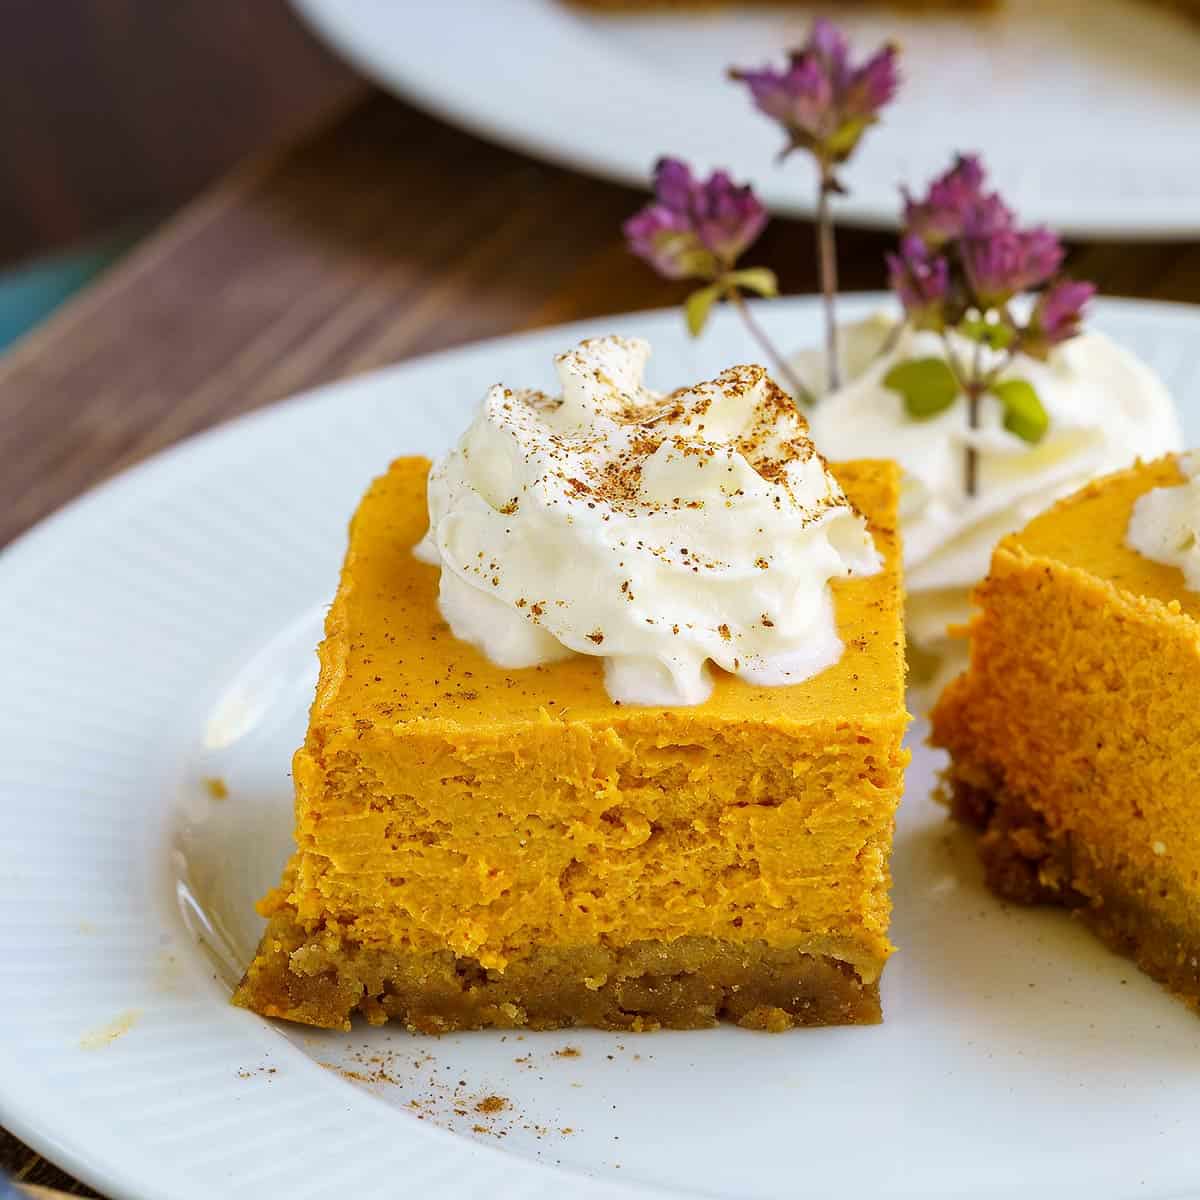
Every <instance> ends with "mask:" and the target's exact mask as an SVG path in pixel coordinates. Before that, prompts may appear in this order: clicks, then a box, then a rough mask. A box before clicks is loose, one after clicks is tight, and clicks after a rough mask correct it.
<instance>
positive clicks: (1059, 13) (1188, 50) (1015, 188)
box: [293, 0, 1200, 238]
mask: <svg viewBox="0 0 1200 1200" xmlns="http://www.w3.org/2000/svg"><path fill="white" fill-rule="evenodd" d="M293 2H294V3H295V4H296V6H297V8H298V9H299V10H300V11H301V13H303V14H305V15H306V16H307V18H308V19H309V20H310V21H311V22H312V24H313V25H314V26H315V27H316V28H317V29H318V30H319V31H320V32H322V33H323V34H324V35H325V36H326V37H327V38H328V39H329V41H331V42H332V43H333V44H334V45H335V46H337V47H338V48H339V49H340V50H341V51H342V52H343V53H344V54H345V55H346V56H347V57H349V58H350V59H351V60H352V61H354V62H355V63H356V64H358V65H359V66H360V67H361V68H362V69H363V70H365V71H366V72H367V73H368V74H370V75H371V76H373V77H374V78H375V79H377V80H378V81H379V82H380V83H382V84H384V85H385V86H387V87H390V88H392V89H394V90H396V91H398V92H400V93H401V94H403V95H405V96H407V97H409V98H411V99H412V100H414V101H415V102H417V103H419V104H421V105H424V106H425V107H426V108H428V109H430V110H432V111H433V112H436V113H438V114H440V115H442V116H444V117H446V118H447V119H449V120H451V121H454V122H457V123H458V124H460V125H463V126H466V127H467V128H469V129H472V130H474V131H475V132H477V133H479V134H481V135H483V136H485V137H488V138H492V139H494V140H496V141H499V142H503V143H505V144H507V145H510V146H513V147H515V148H516V149H519V150H523V151H526V152H528V153H531V154H536V155H539V156H542V157H545V158H548V159H551V160H553V161H555V162H560V163H563V164H565V165H567V166H571V167H576V168H579V169H582V170H586V171H591V172H594V173H595V174H598V175H602V176H606V177H610V178H613V179H618V180H621V181H622V182H625V183H632V184H639V185H640V184H644V183H645V182H646V180H647V179H648V177H649V173H650V168H651V165H652V163H653V162H654V161H655V159H656V158H658V157H659V156H660V155H662V154H665V153H671V154H678V155H682V156H683V157H684V158H688V159H690V160H692V161H694V162H695V163H696V164H697V165H700V166H710V167H711V166H718V165H720V166H727V167H729V168H731V169H732V171H733V173H734V175H735V176H736V177H738V178H739V179H752V180H753V181H754V182H755V183H756V184H757V185H758V187H759V188H760V189H761V193H762V195H763V196H764V197H765V198H766V200H767V201H768V202H769V203H770V205H771V207H772V208H773V209H774V210H775V211H777V212H785V213H793V214H796V215H805V214H807V213H808V212H810V211H811V199H812V179H811V175H810V171H809V168H808V165H807V164H806V163H803V162H801V161H799V160H798V159H797V160H795V161H789V162H788V164H787V165H785V166H783V167H780V166H778V165H776V164H775V161H774V159H775V155H776V152H777V151H778V150H779V147H780V143H781V135H780V134H779V133H778V132H777V130H776V129H775V128H773V127H772V126H771V125H770V123H769V122H767V121H766V120H765V119H764V118H762V117H759V116H757V115H756V114H755V113H754V112H753V111H752V110H751V108H750V106H749V104H748V102H747V100H746V98H745V97H744V96H743V95H741V94H739V89H738V88H737V87H736V86H735V85H733V84H731V83H729V82H727V81H726V80H725V79H724V72H725V68H726V67H727V66H729V65H730V64H738V65H751V66H753V65H759V64H760V63H762V62H765V61H768V60H770V59H774V60H776V61H782V56H783V51H784V50H785V49H786V48H787V47H789V46H792V45H795V44H797V43H798V42H799V41H802V40H803V38H804V36H805V33H806V30H807V27H808V22H809V20H810V18H811V15H812V9H811V8H810V9H805V8H804V7H803V6H800V11H796V10H795V9H792V10H791V11H789V10H788V9H786V8H770V7H768V8H765V9H759V10H758V11H754V10H753V9H752V8H751V9H741V8H740V6H738V5H729V6H727V7H720V8H717V9H711V8H710V9H708V10H707V11H701V12H676V13H667V14H659V15H655V16H645V15H643V16H640V17H638V16H631V15H629V14H625V15H611V14H610V15H605V16H599V15H596V14H591V13H585V12H584V11H582V10H580V9H573V8H571V7H570V6H569V5H568V4H566V3H564V2H563V0H502V2H497V0H439V3H437V4H427V3H399V4H398V3H396V0H293ZM838 20H839V21H841V22H842V23H844V24H845V25H847V26H848V27H849V28H850V30H851V32H852V33H853V35H854V38H855V41H856V44H858V45H860V46H862V47H872V46H874V45H877V44H880V43H882V42H883V41H884V40H885V39H886V38H889V37H891V38H898V39H899V40H900V41H901V43H902V45H903V47H904V52H905V58H904V69H905V74H906V76H907V79H908V82H907V84H906V86H905V88H904V91H903V93H902V95H901V98H900V100H899V101H898V102H897V103H896V105H895V106H894V107H893V108H892V109H891V110H890V111H889V113H888V116H887V121H886V124H885V125H884V126H883V127H882V128H881V129H879V130H877V131H875V132H873V133H872V134H871V135H870V137H869V140H868V141H867V142H865V143H864V145H863V148H862V150H861V152H860V154H859V156H858V159H857V160H856V162H855V163H854V164H853V165H852V167H851V169H850V172H849V174H848V179H849V182H850V184H851V189H852V194H851V196H850V197H849V199H847V200H845V201H844V202H843V203H842V204H841V213H842V215H843V217H844V218H845V219H847V220H854V221H858V222H861V223H865V224H871V225H894V224H895V222H896V220H897V215H898V207H899V206H898V195H897V190H896V189H897V185H898V184H899V183H901V182H907V183H910V184H912V185H914V186H920V185H921V184H923V183H924V181H926V180H928V179H930V178H932V177H933V176H934V175H935V174H937V173H939V172H940V171H942V170H944V169H945V167H946V166H947V164H948V162H949V159H950V156H951V154H952V152H953V151H955V150H972V149H975V150H981V151H983V153H984V154H985V155H986V158H987V161H988V163H989V164H990V165H991V167H992V170H993V174H994V178H995V180H996V182H997V183H998V184H999V185H1000V186H1001V187H1002V188H1003V189H1004V191H1005V194H1006V195H1007V196H1008V197H1009V198H1010V200H1011V201H1012V203H1013V204H1014V205H1015V206H1016V207H1017V210H1018V211H1019V212H1020V213H1021V215H1022V216H1023V217H1024V218H1026V219H1027V220H1030V221H1040V222H1046V223H1048V224H1049V225H1051V226H1052V227H1053V228H1055V229H1058V230H1060V231H1061V232H1063V233H1066V234H1071V235H1074V236H1079V237H1106V236H1120V237H1159V238H1164V237H1193V236H1195V235H1196V234H1197V233H1198V232H1200V154H1197V152H1196V147H1197V146H1198V145H1200V71H1198V70H1197V68H1196V63H1197V60H1198V58H1200V23H1195V22H1192V23H1189V22H1188V21H1187V20H1186V19H1184V18H1183V17H1181V16H1179V15H1178V14H1176V13H1172V12H1169V11H1166V10H1165V9H1161V8H1155V7H1153V6H1152V5H1148V4H1147V3H1146V0H1006V4H1005V7H1004V10H1003V12H1002V13H1000V14H997V15H995V16H992V17H975V18H969V17H967V18H964V17H962V16H957V17H956V16H953V15H951V16H945V15H941V16H932V15H926V16H923V17H921V16H917V17H913V16H911V15H910V16H907V17H906V16H904V15H903V14H901V13H899V12H898V11H896V10H894V9H889V8H888V7H887V6H886V5H883V6H879V7H876V6H871V7H869V8H867V9H866V10H865V11H861V12H845V13H843V12H839V13H838ZM501 202H502V198H501Z"/></svg>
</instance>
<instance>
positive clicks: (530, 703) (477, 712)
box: [235, 368, 908, 1032]
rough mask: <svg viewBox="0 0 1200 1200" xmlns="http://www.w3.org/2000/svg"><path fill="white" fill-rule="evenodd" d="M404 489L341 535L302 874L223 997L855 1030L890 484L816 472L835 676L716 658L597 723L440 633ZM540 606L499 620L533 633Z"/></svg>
mask: <svg viewBox="0 0 1200 1200" xmlns="http://www.w3.org/2000/svg"><path fill="white" fill-rule="evenodd" d="M755 370H759V369H757V368H756V369H755ZM759 374H760V375H761V374H764V373H762V372H761V371H760V370H759ZM755 378H756V379H757V378H758V376H756V377H755ZM756 386H757V385H756ZM709 398H711V397H709ZM668 399H669V398H668ZM504 402H505V401H504V396H503V394H501V395H500V397H499V403H501V404H502V403H504ZM706 402H707V401H702V403H701V407H703V403H706ZM772 402H774V393H772ZM787 407H788V411H789V412H794V410H793V409H792V406H791V402H790V400H788V401H787ZM526 415H527V414H526ZM713 419H714V414H713V413H711V412H710V414H709V417H708V420H709V421H710V422H711V421H712V420H713ZM789 419H791V418H789ZM797 419H798V420H799V421H800V422H801V423H802V421H803V419H802V418H797ZM658 427H659V426H656V425H655V423H654V422H653V421H649V422H647V428H658ZM641 437H642V432H640V431H639V432H638V433H637V434H636V435H635V440H636V439H638V438H641ZM686 444H687V445H688V446H691V445H692V443H691V442H687V443H686ZM464 446H467V447H476V446H477V443H475V442H472V441H471V436H470V435H468V437H467V439H466V441H465V442H464ZM743 449H745V447H743ZM667 450H669V447H665V448H664V449H663V451H662V452H663V453H666V452H667ZM746 453H747V454H749V453H750V451H749V450H746ZM478 458H479V455H478V454H476V455H474V456H472V458H471V459H470V461H471V462H476V461H477V460H478ZM464 461H466V459H465V458H464ZM680 465H681V464H680V463H678V462H677V463H676V464H675V466H676V467H679V466H680ZM682 466H683V467H686V468H687V469H688V470H691V469H693V467H694V461H693V459H691V458H689V459H688V460H687V461H686V462H683V463H682ZM672 469H674V468H672ZM759 469H761V470H764V471H766V470H768V469H769V468H768V467H767V465H766V464H765V462H764V463H760V464H759ZM825 469H826V468H824V466H823V464H822V470H825ZM716 470H717V468H716V466H715V465H714V466H712V467H710V475H712V476H713V479H714V482H715V478H716V476H715V472H716ZM428 472H429V464H428V463H427V462H426V461H425V460H423V459H417V458H404V459H400V460H398V461H397V462H395V463H394V464H393V465H392V467H391V469H390V470H389V471H388V472H387V474H386V475H384V476H383V477H382V478H380V479H378V480H377V481H376V482H375V483H374V485H373V486H372V487H371V488H370V490H369V492H368V493H367V495H366V497H365V499H364V500H363V502H362V504H361V506H360V508H359V510H358V513H357V514H356V516H355V518H354V520H353V524H352V527H351V535H350V547H349V552H348V555H347V558H346V561H345V565H344V568H343V571H342V578H341V583H340V586H339V588H338V592H337V597H336V599H335V601H334V604H333V607H332V609H331V610H330V613H329V616H328V621H327V626H326V638H325V641H324V642H323V644H322V645H321V647H320V661H321V674H320V682H319V684H318V688H317V695H316V700H315V703H314V704H313V708H312V713H311V718H310V723H309V728H308V734H307V737H306V739H305V743H304V745H303V747H302V748H301V749H300V750H299V751H298V753H297V754H296V757H295V763H294V775H295V787H296V841H297V850H296V853H295V855H294V856H293V858H292V860H291V862H290V863H289V865H288V866H287V869H286V872H285V875H284V879H283V882H282V884H281V886H280V887H279V888H278V889H276V890H275V891H274V892H272V893H271V894H270V895H269V896H268V897H267V898H266V900H265V901H264V902H263V903H262V905H261V911H262V912H263V914H264V915H265V916H266V917H267V918H268V926H267V929H266V932H265V934H264V936H263V939H262V943H261V945H260V947H259V950H258V953H257V955H256V956H255V958H254V960H253V962H252V963H251V964H250V966H249V968H248V970H247V971H246V974H245V977H244V979H243V980H242V983H241V985H240V987H239V988H238V990H237V993H236V996H235V1002H236V1003H237V1004H239V1005H242V1006H244V1007H247V1008H251V1009H254V1010H256V1011H257V1012H260V1013H262V1014H264V1015H267V1016H273V1017H283V1018H287V1019H289V1020H294V1021H301V1022H306V1023H308V1024H312V1025H319V1026H327V1027H333V1028H347V1027H348V1025H349V1021H350V1018H351V1016H352V1015H353V1014H355V1013H359V1014H362V1015H363V1016H365V1017H366V1019H367V1020H369V1021H371V1022H374V1023H382V1022H384V1021H387V1020H389V1019H390V1020H396V1021H399V1022H403V1023H404V1024H405V1025H407V1026H408V1027H409V1028H410V1029H413V1030H418V1031H423V1032H439V1031H444V1030H454V1029H474V1028H480V1027H487V1026H497V1027H507V1028H511V1027H520V1026H527V1027H531V1028H537V1029H544V1028H556V1027H561V1026H570V1025H590V1026H599V1027H602V1028H612V1029H633V1030H639V1029H652V1028H656V1027H660V1026H665V1027H672V1028H695V1027H702V1026H707V1025H711V1024H714V1023H715V1022H716V1021H717V1020H718V1019H722V1018H724V1019H728V1020H731V1021H735V1022H738V1023H739V1024H741V1025H743V1026H748V1027H753V1028H764V1029H773V1030H774V1029H785V1028H788V1027H790V1026H793V1025H819V1024H839V1023H865V1022H875V1021H878V1020H879V1019H880V1004H879V978H880V973H881V971H882V969H883V966H884V963H885V961H886V959H887V957H888V955H889V953H890V952H891V949H892V947H891V945H890V943H889V941H888V936H887V931H888V920H889V913H890V904H889V896H888V889H889V883H890V877H889V867H888V861H889V855H890V849H891V840H892V830H893V818H894V813H895V809H896V805H897V802H898V800H899V797H900V793H901V787H902V780H903V770H904V766H905V763H906V760H907V751H905V750H904V749H903V748H902V745H901V742H902V738H903V735H904V731H905V727H906V724H907V719H908V718H907V714H906V712H905V707H904V643H903V628H902V612H901V586H900V566H899V547H898V543H897V536H896V508H897V495H898V479H897V472H896V468H895V467H894V466H893V465H892V464H891V463H881V462H859V463H847V464H844V465H842V466H840V467H838V468H836V476H837V481H839V482H838V483H834V484H833V486H834V487H836V488H837V490H838V492H839V494H840V492H841V488H844V489H845V497H848V499H849V503H850V504H852V505H853V506H855V507H856V508H857V510H858V512H860V513H862V514H865V515H866V518H867V520H868V521H869V527H868V526H866V525H864V526H862V529H863V536H865V537H867V538H868V539H869V538H871V537H873V540H874V545H875V547H876V548H877V551H878V556H879V565H878V569H875V570H874V571H873V573H870V574H862V575H857V576H851V577H845V578H839V579H834V580H833V581H832V583H831V585H830V587H831V592H832V596H831V604H832V612H833V614H834V615H835V616H836V625H837V631H838V634H839V636H840V639H841V646H842V649H841V653H840V656H839V657H838V658H837V661H836V662H834V663H833V664H832V665H830V666H828V667H827V668H826V669H823V670H820V671H819V672H818V673H816V674H814V675H812V676H811V677H808V678H805V679H804V680H803V681H802V682H797V683H794V684H789V683H784V684H782V685H779V686H765V685H763V684H761V683H758V682H755V681H754V680H752V679H747V678H745V677H742V676H741V675H739V674H738V673H737V671H738V669H740V668H741V667H744V666H745V664H744V663H739V661H738V660H737V659H735V660H734V661H733V662H732V663H731V664H730V666H731V668H732V669H731V670H724V669H720V668H717V669H715V670H713V671H712V678H711V680H710V685H711V690H710V691H709V693H708V694H707V696H706V697H705V698H703V699H702V700H701V701H700V702H696V703H678V704H665V703H631V702H627V701H626V702H623V701H620V700H616V699H614V698H613V696H612V694H611V689H612V688H613V686H614V685H613V678H612V676H611V675H610V674H609V673H608V671H607V668H606V663H605V661H604V660H603V659H602V658H601V657H600V656H598V655H592V654H585V653H570V654H567V655H565V656H562V657H558V658H556V659H555V660H554V661H548V662H539V663H538V664H536V665H532V666H525V667H511V666H502V665H498V664H497V662H496V661H494V658H495V654H493V656H492V657H489V655H488V654H485V653H484V652H483V651H482V649H480V648H479V647H478V646H476V645H474V644H471V643H470V642H468V641H467V640H464V638H463V637H459V636H456V635H455V633H454V632H452V629H451V626H450V624H449V622H448V620H447V615H446V614H447V613H449V614H450V615H451V616H453V615H454V613H455V612H456V611H457V610H455V609H454V608H453V606H451V605H448V604H447V603H446V601H445V599H444V595H445V592H444V589H445V586H446V585H445V582H444V581H443V583H442V588H443V598H442V599H441V600H439V570H438V568H437V567H436V566H435V565H431V564H429V563H427V562H425V561H420V560H419V559H418V557H416V556H415V555H414V548H415V547H417V546H418V544H419V543H421V541H422V538H423V537H425V535H426V532H427V526H428V524H429V506H428V505H427V500H426V495H427V475H428ZM701 475H703V472H701ZM673 478H677V477H673ZM830 478H831V479H832V477H830ZM576 482H577V483H581V485H582V484H584V483H586V481H580V480H578V479H577V480H576ZM574 490H575V488H574V484H571V485H570V487H569V488H568V491H569V492H571V493H573V492H574ZM430 494H431V496H432V494H433V488H430ZM496 499H497V501H499V500H500V499H501V498H500V497H496ZM532 503H533V502H532V500H528V501H527V502H526V506H527V507H529V506H530V505H532ZM595 503H597V502H595V501H591V500H587V499H586V494H585V496H584V498H583V499H582V500H580V503H579V511H580V512H582V513H586V512H589V511H591V510H590V509H589V508H588V505H589V504H595ZM729 503H730V504H733V503H735V500H734V499H730V501H729ZM840 503H843V504H844V503H846V500H845V498H844V497H843V499H842V501H840ZM509 507H510V505H509V504H505V503H499V502H498V503H497V506H496V507H495V508H493V509H489V510H488V515H489V518H490V515H491V514H495V513H501V514H503V512H504V510H505V509H506V508H509ZM846 511H847V512H852V511H853V510H852V509H850V508H847V509H846ZM606 515H614V519H616V518H617V517H618V516H619V513H616V510H614V513H613V514H606ZM694 518H695V514H694V513H693V514H692V516H690V517H688V518H687V519H689V520H692V519H694ZM854 520H856V521H861V517H859V516H858V515H857V514H855V516H854ZM642 527H643V526H640V525H639V526H637V528H642ZM671 527H674V526H673V525H672V526H671ZM572 528H577V526H572ZM598 528H599V526H598ZM605 528H607V526H605ZM691 528H692V530H693V532H694V531H695V530H697V529H699V528H700V526H692V527H691ZM868 528H869V532H868ZM746 536H747V538H750V539H752V538H753V536H754V530H753V529H752V528H748V529H747V530H746ZM868 544H869V543H868ZM682 549H683V550H685V551H686V552H687V558H686V559H685V562H690V561H691V560H692V559H694V558H697V557H698V556H699V554H700V551H699V549H698V548H697V546H696V545H692V546H690V547H689V546H685V547H683V548H682ZM622 565H623V566H624V565H625V564H622ZM676 566H678V564H676ZM484 569H485V571H486V572H489V573H490V572H491V571H492V570H493V564H490V563H485V564H484ZM578 569H580V570H583V568H582V567H579V568H578ZM681 569H682V570H684V571H685V572H686V579H689V580H690V579H695V578H697V576H694V575H693V574H692V568H691V567H686V568H681ZM445 573H446V572H443V575H444V574H445ZM697 573H698V574H699V568H697ZM684 577H685V576H684V575H680V578H684ZM543 582H545V581H543ZM622 582H623V583H624V582H625V581H622ZM546 586H550V585H548V584H547V585H546ZM585 586H586V587H587V588H592V587H595V588H597V589H598V588H599V587H600V584H599V583H598V582H597V581H596V580H595V579H594V578H591V577H589V580H588V582H587V583H586V585H585ZM689 586H690V585H689ZM695 586H696V587H697V588H699V589H700V590H701V592H703V588H702V585H701V584H700V583H696V584H695ZM615 590H617V591H618V592H619V594H620V595H621V596H622V597H625V595H626V593H627V592H628V591H629V590H631V589H627V588H623V587H622V588H617V589H615ZM741 591H742V592H743V593H744V592H746V591H747V586H746V585H742V586H741ZM522 598H524V597H522ZM622 602H623V603H625V602H626V600H625V599H624V598H623V599H622ZM629 603H631V604H633V605H635V606H636V603H637V601H629ZM543 606H545V609H546V611H544V612H543V613H542V614H541V615H540V617H539V616H538V614H536V613H534V614H530V612H529V609H530V608H533V607H538V608H542V607H543ZM552 607H553V601H552V600H551V599H549V598H548V597H547V598H545V599H541V598H539V597H536V596H531V597H529V598H528V602H527V604H526V605H525V606H523V607H520V606H515V605H514V609H516V610H518V611H520V613H521V615H522V619H523V620H527V621H530V622H537V621H540V622H541V625H543V626H544V625H546V624H547V623H548V622H549V620H550V617H551V615H552V614H551V612H550V611H549V610H550V609H551V608H552ZM639 611H640V610H639ZM502 615H503V614H501V616H502ZM762 615H763V619H765V620H767V621H768V624H770V623H771V618H769V617H768V616H767V614H765V613H764V614H762ZM652 619H653V618H645V620H652ZM781 619H783V618H781ZM615 620H616V618H615V617H614V622H615ZM641 620H642V618H639V621H641ZM496 623H497V624H499V618H497V620H496ZM718 628H720V629H723V632H720V633H718V634H717V635H716V642H717V643H718V644H720V643H721V639H722V638H729V637H732V634H733V632H734V631H731V630H729V629H727V628H725V627H718ZM619 632H620V631H619V630H618V629H617V628H616V626H615V624H614V625H610V626H608V636H609V638H610V639H613V640H615V639H617V637H618V634H619ZM767 632H768V633H769V632H771V631H770V630H768V631H767ZM597 635H598V636H600V634H599V631H597ZM683 635H684V631H682V630H681V631H680V636H681V637H682V636H683Z"/></svg>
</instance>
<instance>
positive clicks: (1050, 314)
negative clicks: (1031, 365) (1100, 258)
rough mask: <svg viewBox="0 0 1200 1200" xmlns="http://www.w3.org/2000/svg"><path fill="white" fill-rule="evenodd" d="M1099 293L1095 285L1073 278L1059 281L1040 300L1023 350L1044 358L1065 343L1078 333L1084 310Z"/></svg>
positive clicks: (1022, 345) (1026, 335) (1022, 343)
mask: <svg viewBox="0 0 1200 1200" xmlns="http://www.w3.org/2000/svg"><path fill="white" fill-rule="evenodd" d="M1095 294H1096V286H1095V284H1092V283H1082V282H1079V281H1078V280H1074V279H1059V280H1057V281H1056V282H1054V283H1052V284H1051V285H1050V286H1049V287H1048V288H1047V289H1046V290H1045V291H1044V292H1043V293H1042V294H1041V296H1039V297H1038V302H1037V304H1036V305H1034V309H1033V315H1032V316H1031V317H1030V318H1029V327H1028V329H1027V330H1026V332H1025V336H1024V338H1023V339H1022V342H1021V348H1022V350H1024V351H1025V353H1026V354H1029V355H1030V356H1031V357H1033V358H1041V359H1044V358H1046V356H1047V355H1048V354H1049V353H1050V351H1051V350H1052V349H1053V348H1054V347H1055V346H1057V345H1059V344H1061V343H1062V342H1065V341H1068V340H1069V339H1071V338H1073V337H1075V335H1076V334H1078V333H1079V326H1080V322H1081V321H1082V320H1083V309H1084V306H1085V305H1086V304H1087V303H1088V301H1089V300H1091V298H1092V297H1093V296H1094V295H1095Z"/></svg>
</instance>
